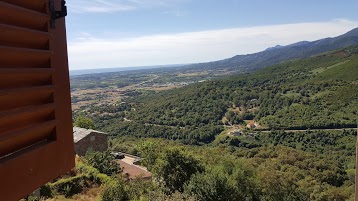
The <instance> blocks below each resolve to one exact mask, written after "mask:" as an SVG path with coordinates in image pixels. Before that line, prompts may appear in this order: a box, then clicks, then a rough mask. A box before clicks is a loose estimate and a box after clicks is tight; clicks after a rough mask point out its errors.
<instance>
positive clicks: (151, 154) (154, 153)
mask: <svg viewBox="0 0 358 201" xmlns="http://www.w3.org/2000/svg"><path fill="white" fill-rule="evenodd" d="M137 149H138V151H139V153H140V156H141V157H142V158H143V162H144V164H143V165H145V166H146V167H147V168H148V170H151V169H152V167H153V165H154V163H155V161H156V160H157V158H158V155H159V154H158V152H159V146H158V144H157V143H155V142H154V141H151V140H148V141H144V142H142V143H140V144H138V145H137Z"/></svg>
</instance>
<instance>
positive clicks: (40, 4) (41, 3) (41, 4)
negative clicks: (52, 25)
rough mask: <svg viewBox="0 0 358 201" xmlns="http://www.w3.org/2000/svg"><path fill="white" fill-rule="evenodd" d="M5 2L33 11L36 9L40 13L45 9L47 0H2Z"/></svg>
mask: <svg viewBox="0 0 358 201" xmlns="http://www.w3.org/2000/svg"><path fill="white" fill-rule="evenodd" d="M2 1H3V2H6V3H11V4H13V5H16V6H19V7H23V8H27V9H30V10H33V11H37V12H40V13H45V14H46V11H47V0H36V1H35V0H31V1H29V0H2Z"/></svg>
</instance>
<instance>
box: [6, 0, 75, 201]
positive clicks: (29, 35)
mask: <svg viewBox="0 0 358 201" xmlns="http://www.w3.org/2000/svg"><path fill="white" fill-rule="evenodd" d="M60 5H61V1H60V0H55V6H56V8H58V9H60ZM10 11H11V12H13V13H16V14H18V15H13V16H8V15H9V13H11V12H10ZM50 15H51V14H50V11H49V8H48V0H34V1H28V0H2V1H1V2H0V180H1V182H0V200H4V201H12V200H19V199H21V198H23V197H25V196H27V195H29V194H30V193H32V192H33V191H34V190H36V189H38V188H39V187H41V186H42V185H44V184H46V183H47V182H49V181H51V180H53V179H55V178H57V177H59V176H60V175H61V174H64V173H66V172H68V171H69V170H71V169H72V168H73V167H74V156H75V152H74V143H73V131H72V112H71V95H70V84H69V70H68V56H67V43H66V41H67V40H66V28H65V18H61V19H57V20H56V28H55V29H51V28H50ZM31 16H33V18H31Z"/></svg>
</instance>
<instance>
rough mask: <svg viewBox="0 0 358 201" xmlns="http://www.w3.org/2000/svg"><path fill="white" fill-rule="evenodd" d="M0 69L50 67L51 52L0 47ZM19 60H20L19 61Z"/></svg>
mask: <svg viewBox="0 0 358 201" xmlns="http://www.w3.org/2000/svg"><path fill="white" fill-rule="evenodd" d="M0 55H2V56H1V57H0V63H1V64H2V65H1V66H0V68H1V67H7V68H9V67H11V68H16V67H19V66H22V67H28V68H36V67H37V68H46V67H49V66H50V57H51V51H49V50H36V49H27V48H16V47H6V46H0ZM19 58H21V59H19Z"/></svg>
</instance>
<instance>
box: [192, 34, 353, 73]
mask: <svg viewBox="0 0 358 201" xmlns="http://www.w3.org/2000/svg"><path fill="white" fill-rule="evenodd" d="M353 45H358V28H356V29H353V30H351V31H350V32H348V33H346V34H343V35H341V36H338V37H335V38H325V39H321V40H317V41H312V42H308V41H302V42H298V43H294V44H291V45H287V46H276V47H273V48H268V49H266V50H265V51H262V52H258V53H254V54H248V55H237V56H234V57H232V58H229V59H224V60H220V61H214V62H208V63H200V64H193V65H190V66H188V67H189V68H199V69H203V70H212V69H216V70H218V69H229V70H235V71H238V72H252V71H255V70H257V69H261V68H264V67H267V66H270V65H274V64H278V63H280V62H282V61H287V60H290V59H298V58H307V57H310V56H313V55H316V54H319V53H323V52H327V51H332V50H336V49H340V48H345V47H349V46H353Z"/></svg>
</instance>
